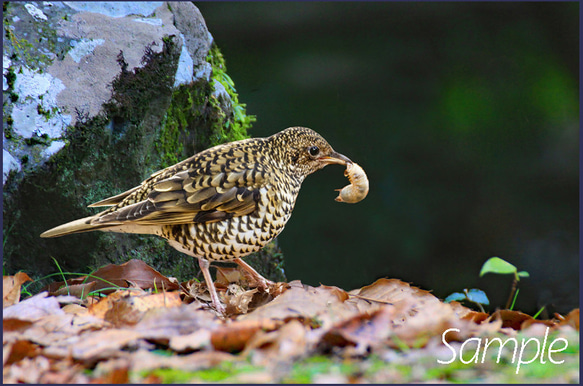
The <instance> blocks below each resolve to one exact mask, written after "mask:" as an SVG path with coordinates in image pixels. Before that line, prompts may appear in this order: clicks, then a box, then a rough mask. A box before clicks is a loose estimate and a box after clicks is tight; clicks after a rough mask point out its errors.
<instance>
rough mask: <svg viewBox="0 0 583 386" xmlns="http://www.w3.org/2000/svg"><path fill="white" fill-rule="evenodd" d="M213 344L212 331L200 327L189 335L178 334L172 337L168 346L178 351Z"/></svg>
mask: <svg viewBox="0 0 583 386" xmlns="http://www.w3.org/2000/svg"><path fill="white" fill-rule="evenodd" d="M210 345H211V331H210V330H208V329H200V330H197V331H195V332H193V333H191V334H188V335H177V336H173V337H171V338H170V342H169V344H168V346H169V347H170V348H171V349H172V350H174V351H176V352H180V353H183V352H186V351H194V350H200V349H203V348H206V347H210Z"/></svg>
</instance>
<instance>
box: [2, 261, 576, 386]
mask: <svg viewBox="0 0 583 386" xmlns="http://www.w3.org/2000/svg"><path fill="white" fill-rule="evenodd" d="M29 280H30V278H29V277H28V276H27V275H26V274H25V273H18V274H16V275H15V276H5V277H4V283H3V284H4V285H3V290H4V291H3V294H4V296H3V303H4V304H3V305H4V310H3V311H4V312H3V332H4V333H3V354H4V355H3V364H4V367H3V380H4V383H21V382H24V383H127V382H132V383H186V382H228V383H282V382H283V383H285V382H289V383H349V382H350V383H355V382H373V383H404V382H435V381H440V382H443V381H445V382H480V383H483V382H486V383H498V382H505V383H506V382H540V381H543V382H558V383H566V382H567V383H568V382H574V383H578V382H579V310H578V309H576V310H573V311H572V312H571V313H569V314H568V315H565V316H562V315H558V314H555V318H553V319H550V320H535V319H533V318H532V317H530V316H529V315H526V314H523V313H520V312H517V311H510V310H498V311H496V312H494V313H492V314H487V313H482V312H476V311H472V310H471V309H469V308H466V307H464V306H462V305H461V304H459V303H456V302H452V303H444V302H442V301H441V300H439V299H438V298H437V297H435V296H433V295H432V294H431V293H430V292H428V291H425V290H422V289H419V288H416V287H413V286H411V285H409V284H408V283H405V282H402V281H400V280H397V279H379V280H377V281H375V282H374V283H372V284H371V285H368V286H365V287H363V288H360V289H356V290H352V291H349V292H347V291H345V290H343V289H340V288H338V287H333V286H325V285H320V286H319V287H312V286H308V285H305V284H302V283H301V282H299V281H292V282H290V283H275V284H273V285H271V286H270V287H269V288H267V289H266V290H260V289H259V288H256V283H253V282H252V280H251V279H250V278H249V277H247V276H246V274H245V273H244V272H242V271H239V270H238V269H236V268H222V267H218V268H217V280H216V283H215V284H216V286H217V290H218V291H219V293H220V296H221V297H222V300H223V301H224V303H225V305H226V315H218V314H217V313H216V312H214V310H212V309H211V308H210V307H209V303H210V296H209V294H208V291H207V289H206V286H205V285H204V283H199V282H198V281H196V280H192V281H189V282H185V283H178V282H177V281H176V280H175V279H173V278H168V277H165V276H163V275H161V274H160V273H159V272H157V271H155V270H154V269H152V268H151V267H149V266H148V265H146V264H145V263H144V262H142V261H140V260H130V261H129V262H127V263H125V264H122V265H109V266H106V267H104V268H101V269H99V270H97V271H96V272H94V273H93V274H92V275H90V276H87V277H81V278H75V279H71V280H68V281H67V282H61V283H52V284H50V285H49V286H48V287H47V288H46V290H45V291H43V292H41V293H39V294H37V295H35V296H32V297H29V298H27V299H25V300H22V301H20V299H19V298H20V290H21V285H22V284H23V283H25V282H26V281H29ZM448 330H449V331H448ZM446 331H448V332H447V333H446V334H444V332H446ZM495 338H499V339H498V340H499V341H500V342H501V343H504V342H507V341H508V340H511V341H510V343H509V344H508V345H504V346H502V347H500V344H497V345H495V344H493V345H492V346H491V349H490V350H489V351H488V350H482V351H480V350H479V349H480V346H479V345H480V344H483V343H482V341H485V342H487V341H486V340H485V339H489V340H490V341H494V339H495ZM512 339H514V341H516V344H515V345H514V343H513V342H514V341H512ZM525 341H526V342H528V343H527V344H526V345H524V342H525ZM537 342H543V343H544V345H545V346H549V345H551V344H555V343H557V342H558V344H555V346H554V350H555V353H554V354H553V356H552V358H551V360H549V358H548V357H547V355H550V354H547V353H546V352H545V348H544V347H542V351H540V350H541V343H538V347H537V346H536V345H535V343H537ZM553 342H554V343H553ZM446 343H447V344H446ZM561 345H566V347H565V348H564V349H562V350H559V349H560V348H562V346H561ZM481 347H484V345H482V346H481ZM552 347H553V346H551V347H550V348H552ZM550 348H548V347H547V350H548V349H550ZM464 349H465V351H464ZM540 353H542V354H540ZM456 354H457V356H456ZM460 354H463V356H462V357H461V358H460V356H459V355H460ZM539 354H540V355H539ZM533 358H534V359H533ZM520 359H522V361H523V364H522V366H521V367H519V368H517V364H518V362H519V360H520ZM438 360H440V361H442V362H443V363H439V362H438ZM529 361H530V362H529Z"/></svg>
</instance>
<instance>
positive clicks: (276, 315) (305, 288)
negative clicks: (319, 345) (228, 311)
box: [239, 281, 358, 327]
mask: <svg viewBox="0 0 583 386" xmlns="http://www.w3.org/2000/svg"><path fill="white" fill-rule="evenodd" d="M289 285H290V288H289V289H287V290H286V291H285V292H284V293H283V294H281V295H279V296H278V297H276V298H275V299H274V300H273V301H271V302H270V303H267V304H266V305H264V306H261V307H259V308H257V309H255V310H254V311H253V312H251V313H249V314H246V315H241V316H240V317H239V320H264V319H275V320H287V319H291V318H299V319H304V320H309V319H317V320H318V322H319V323H320V324H322V325H323V326H324V327H326V326H328V325H331V324H333V323H335V322H337V321H339V320H342V319H345V318H347V317H350V316H352V315H354V314H356V313H358V308H357V306H356V305H355V304H354V303H349V301H348V300H347V299H348V295H347V294H346V292H345V291H343V290H341V289H339V288H337V287H329V286H319V287H311V286H309V285H304V284H302V283H301V282H299V281H293V282H291V283H289Z"/></svg>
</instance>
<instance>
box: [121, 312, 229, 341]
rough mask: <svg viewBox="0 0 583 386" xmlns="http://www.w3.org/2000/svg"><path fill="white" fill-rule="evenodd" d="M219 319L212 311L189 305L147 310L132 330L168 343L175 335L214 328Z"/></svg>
mask: <svg viewBox="0 0 583 386" xmlns="http://www.w3.org/2000/svg"><path fill="white" fill-rule="evenodd" d="M220 323H221V321H220V320H219V319H218V318H217V317H215V316H214V315H213V314H212V313H210V312H206V311H202V310H198V309H196V308H195V307H191V306H190V305H182V306H180V307H171V308H152V309H150V310H148V311H147V312H146V313H145V314H144V316H143V317H142V319H141V320H140V321H139V323H137V324H136V325H135V326H133V327H132V331H137V332H139V333H140V336H141V337H143V338H145V339H149V340H156V341H158V342H162V343H164V344H168V343H169V341H170V339H172V338H173V337H175V336H183V335H188V334H192V333H193V332H195V331H198V330H200V329H208V330H214V329H215V328H217V327H218V326H219V325H220Z"/></svg>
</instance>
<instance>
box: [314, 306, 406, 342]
mask: <svg viewBox="0 0 583 386" xmlns="http://www.w3.org/2000/svg"><path fill="white" fill-rule="evenodd" d="M395 314H396V309H395V307H394V306H390V305H384V306H382V307H381V308H378V309H376V310H375V311H372V312H370V313H368V312H366V313H365V312H363V313H360V314H358V315H355V316H353V317H352V318H350V319H348V320H345V321H343V322H341V323H337V324H336V325H334V326H332V328H330V330H328V332H326V334H324V336H323V337H322V341H321V342H322V343H323V344H324V345H327V346H339V347H344V346H347V345H352V346H356V347H357V351H358V352H359V353H364V352H365V351H366V349H368V348H369V347H372V346H375V345H378V344H381V343H383V341H384V340H385V339H386V338H387V337H388V336H389V335H390V333H391V331H392V324H391V320H392V319H393V318H394V317H395Z"/></svg>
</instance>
